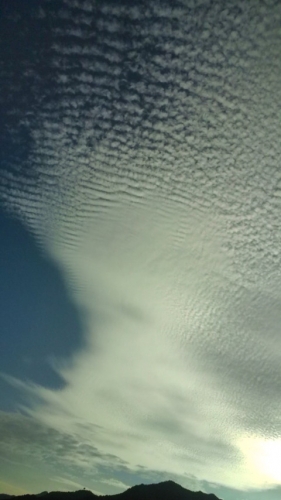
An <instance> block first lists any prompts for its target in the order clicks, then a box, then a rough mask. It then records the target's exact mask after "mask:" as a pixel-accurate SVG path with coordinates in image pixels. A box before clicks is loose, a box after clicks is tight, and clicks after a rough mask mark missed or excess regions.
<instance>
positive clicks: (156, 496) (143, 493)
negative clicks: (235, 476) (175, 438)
mask: <svg viewBox="0 0 281 500" xmlns="http://www.w3.org/2000/svg"><path fill="white" fill-rule="evenodd" d="M5 496H6V495H5ZM1 497H2V495H0V500H1ZM7 497H8V495H7V496H6V498H7ZM37 497H38V495H22V496H15V497H10V498H13V499H16V500H36V498H37ZM3 498H4V496H3ZM103 498H104V499H106V500H110V499H112V500H219V499H218V498H217V497H216V496H215V495H213V494H206V493H202V492H201V491H198V492H194V491H189V490H187V489H185V488H183V487H182V486H180V485H179V484H176V483H174V482H173V481H165V482H162V483H158V484H139V485H137V486H133V487H132V488H129V489H128V490H126V491H124V492H123V493H118V494H116V495H104V496H98V495H95V494H94V493H92V492H91V491H87V490H81V491H75V492H61V491H53V492H51V493H46V494H44V500H96V499H103Z"/></svg>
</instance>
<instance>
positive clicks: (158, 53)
mask: <svg viewBox="0 0 281 500" xmlns="http://www.w3.org/2000/svg"><path fill="white" fill-rule="evenodd" d="M37 14H38V16H39V18H40V22H41V23H44V22H45V21H44V20H48V19H51V20H52V23H51V28H50V32H49V37H50V40H51V43H50V47H49V49H48V50H49V52H48V59H47V61H46V65H47V68H49V71H50V73H51V74H52V78H53V80H52V87H51V88H52V92H50V89H49V88H47V86H46V88H45V87H44V83H42V80H40V78H41V75H40V64H39V62H38V64H37V66H36V64H35V69H34V68H33V69H32V71H33V73H32V71H31V70H30V72H28V71H26V73H25V75H23V76H22V81H23V82H25V83H26V81H29V79H31V80H32V82H33V83H34V89H35V92H36V82H37V84H38V86H40V89H41V92H42V91H43V93H44V92H45V95H44V94H43V95H44V97H45V99H39V98H38V99H39V100H38V103H39V104H38V105H37V108H36V110H33V109H32V110H31V111H30V114H29V116H28V117H27V118H26V119H25V120H22V123H21V125H22V127H26V129H27V130H28V134H29V140H30V151H29V154H28V157H27V158H26V160H25V166H26V167H27V169H28V172H29V173H28V174H27V173H26V174H24V173H22V172H23V170H20V169H19V168H18V165H17V163H16V162H14V163H13V159H11V160H10V164H9V168H8V167H7V168H6V170H4V177H3V178H4V179H5V182H3V183H2V186H1V197H2V200H3V203H4V205H5V207H6V208H7V209H8V210H9V211H10V212H12V213H15V214H16V215H18V216H20V217H21V218H22V219H23V220H24V221H25V222H26V224H27V225H28V227H29V228H30V230H31V231H32V232H33V233H34V235H35V237H36V238H37V239H38V241H39V242H40V244H41V245H42V246H43V248H44V249H45V250H46V251H47V252H49V254H50V255H51V256H52V258H53V259H54V260H55V261H56V262H57V263H58V264H59V266H60V268H61V270H62V272H63V273H64V275H65V279H66V281H67V283H68V286H69V288H70V290H71V293H72V297H73V300H74V301H75V302H76V304H77V305H78V306H79V307H80V311H81V315H82V316H83V319H84V325H85V332H84V335H85V338H84V348H82V349H81V350H80V351H79V352H76V353H75V355H74V356H73V357H72V358H71V359H68V360H65V362H64V363H62V362H61V363H59V362H58V363H57V366H56V370H57V371H58V373H59V374H60V376H61V377H62V378H63V380H64V382H65V386H64V388H63V389H61V390H59V391H55V390H50V389H47V388H43V387H40V386H38V385H34V384H32V383H28V382H19V381H16V380H12V379H10V382H11V383H12V384H14V385H17V386H18V387H20V388H21V390H23V391H24V392H25V393H26V396H27V397H30V398H31V399H30V401H31V402H30V404H28V403H26V408H25V411H26V412H27V414H28V417H26V418H27V420H26V422H29V420H28V419H30V418H32V421H33V420H34V419H35V420H36V421H37V422H38V426H39V425H42V426H47V427H48V429H52V432H53V433H57V434H54V435H56V436H61V435H62V434H63V435H66V436H68V438H67V441H66V442H65V443H66V446H71V450H70V452H69V450H68V452H67V456H68V457H74V458H73V460H78V457H79V455H77V454H76V444H75V443H76V441H75V442H74V440H77V441H78V442H80V443H82V445H81V446H82V449H83V450H84V452H83V453H84V454H83V458H81V461H80V462H81V463H80V465H81V467H88V464H89V463H95V461H96V462H98V458H97V457H99V460H101V461H106V460H108V461H109V463H112V464H113V465H112V466H113V467H114V466H116V467H117V464H119V466H120V467H121V465H122V464H123V467H126V468H128V470H131V471H134V472H136V471H139V470H143V469H142V468H144V469H145V470H147V471H153V473H157V472H158V473H159V477H160V476H161V474H170V475H177V476H178V477H179V478H180V481H181V482H182V484H185V485H187V486H188V485H189V484H191V481H193V480H194V479H193V478H196V479H197V480H198V481H201V480H202V481H203V480H205V481H211V482H215V483H218V484H222V485H225V486H230V487H238V488H241V489H247V488H264V487H266V486H274V485H278V484H280V483H281V475H280V473H279V472H278V471H277V470H276V467H275V466H272V465H271V464H272V463H276V461H277V460H278V459H280V457H281V438H280V437H279V436H280V433H281V425H280V403H281V401H280V389H281V386H280V376H279V366H280V356H281V349H280V347H281V346H280V335H279V333H280V332H279V327H280V320H281V307H280V305H281V294H280V244H281V232H280V229H279V227H278V226H279V220H280V208H281V206H280V193H281V173H280V165H279V164H280V153H281V147H280V144H281V141H280V117H279V115H278V112H277V108H278V103H279V102H280V100H281V95H280V94H281V88H280V76H281V71H280V70H281V67H280V66H281V62H280V58H279V47H280V41H281V40H280V30H278V26H279V25H280V20H281V9H280V3H279V2H274V1H266V2H265V1H264V2H263V1H256V0H255V1H249V2H244V1H243V2H242V1H235V2H230V3H229V4H228V5H226V4H225V2H220V1H219V2H209V1H207V0H206V1H201V2H189V1H178V2H175V3H173V6H171V3H170V2H153V5H151V3H150V2H143V3H140V4H138V5H135V6H132V5H128V4H127V2H118V3H111V2H107V1H106V2H102V3H101V4H100V5H98V4H97V3H95V2H90V1H88V2H87V1H86V2H75V1H71V0H65V1H64V2H63V6H62V7H61V8H60V9H58V10H56V9H55V7H53V6H52V5H51V4H50V3H49V2H47V1H46V2H42V6H41V9H40V11H38V13H37ZM34 15H35V14H34ZM46 22H47V21H46ZM38 50H39V49H38ZM38 58H39V59H40V53H39V55H38ZM39 59H38V60H39ZM30 64H31V63H30ZM36 68H37V69H36ZM34 71H35V74H36V71H37V72H38V75H37V76H38V78H37V79H36V78H35V76H34ZM36 95H37V94H36ZM38 95H39V94H38ZM15 113H16V111H15ZM18 114H19V115H20V111H19V112H18ZM11 140H13V131H12V132H11ZM28 425H29V424H28ZM28 425H27V428H28ZM44 428H45V427H44ZM73 447H74V448H75V453H74V448H73ZM60 449H61V450H63V449H64V448H63V447H62V448H60ZM95 450H98V451H95ZM52 453H56V447H55V448H54V449H53V451H52ZM60 453H61V452H60ZM95 453H96V454H95ZM64 456H66V455H64ZM75 457H76V458H75ZM110 457H111V458H110ZM256 457H258V458H256ZM68 459H69V458H68ZM114 464H115V465H114ZM148 475H149V473H148ZM189 477H190V479H189Z"/></svg>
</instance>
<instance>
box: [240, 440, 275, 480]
mask: <svg viewBox="0 0 281 500" xmlns="http://www.w3.org/2000/svg"><path fill="white" fill-rule="evenodd" d="M241 448H242V451H243V454H244V456H245V458H246V461H247V463H248V465H249V466H250V467H251V468H252V469H254V470H253V472H254V473H255V474H259V476H260V480H261V481H262V482H264V483H271V484H281V439H261V438H248V437H247V438H245V439H243V440H242V441H241Z"/></svg>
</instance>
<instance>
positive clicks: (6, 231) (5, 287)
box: [0, 212, 83, 388]
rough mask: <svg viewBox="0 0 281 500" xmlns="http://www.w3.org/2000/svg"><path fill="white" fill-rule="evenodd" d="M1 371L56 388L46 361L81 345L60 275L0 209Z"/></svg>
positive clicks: (77, 321)
mask: <svg viewBox="0 0 281 500" xmlns="http://www.w3.org/2000/svg"><path fill="white" fill-rule="evenodd" d="M0 233H1V245H0V269H1V280H0V301H1V309H0V310H1V313H0V314H1V320H0V324H1V335H0V366H1V372H4V373H7V374H10V375H12V376H14V377H19V378H20V379H21V380H23V379H31V380H33V381H34V382H37V383H40V384H43V385H45V386H47V387H53V388H55V387H59V386H61V384H62V380H60V378H59V376H58V375H57V374H56V372H55V371H54V370H53V369H52V367H51V363H50V361H51V360H52V359H58V358H61V357H64V358H66V357H68V356H71V354H73V353H74V352H75V351H76V350H77V349H79V348H80V347H81V346H82V340H83V338H82V324H81V321H80V318H79V314H78V311H77V310H76V309H75V307H74V305H73V304H72V302H71V300H70V298H69V296H68V292H67V289H66V286H65V284H64V281H63V279H62V276H61V275H60V273H59V270H58V269H57V268H56V266H55V265H54V263H53V262H51V261H50V260H47V258H46V257H45V256H43V255H42V253H41V251H40V249H39V248H38V246H37V244H36V242H35V240H34V239H33V238H32V236H31V235H30V234H29V233H28V232H27V231H26V230H25V228H24V227H23V225H22V224H21V223H20V222H18V221H16V220H12V219H11V218H8V217H7V216H5V215H4V214H3V213H1V212H0Z"/></svg>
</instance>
